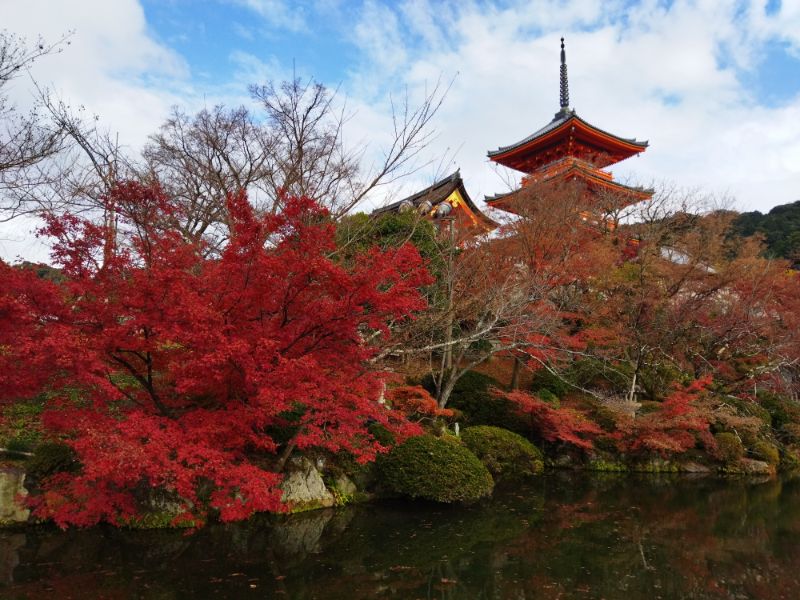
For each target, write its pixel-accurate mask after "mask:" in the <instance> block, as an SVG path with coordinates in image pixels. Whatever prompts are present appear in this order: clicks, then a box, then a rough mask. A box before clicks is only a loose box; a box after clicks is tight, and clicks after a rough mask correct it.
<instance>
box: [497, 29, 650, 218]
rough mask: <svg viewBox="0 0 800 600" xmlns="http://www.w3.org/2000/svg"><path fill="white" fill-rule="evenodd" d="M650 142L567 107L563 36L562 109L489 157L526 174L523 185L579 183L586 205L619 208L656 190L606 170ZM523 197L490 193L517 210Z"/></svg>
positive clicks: (504, 206)
mask: <svg viewBox="0 0 800 600" xmlns="http://www.w3.org/2000/svg"><path fill="white" fill-rule="evenodd" d="M646 149H647V142H640V141H638V140H636V139H632V138H622V137H619V136H616V135H614V134H612V133H609V132H607V131H604V130H602V129H600V128H599V127H595V126H594V125H592V124H591V123H589V122H587V121H585V120H584V119H582V118H581V117H579V116H578V114H577V113H576V112H575V109H573V108H570V106H569V84H568V80H567V59H566V51H565V49H564V38H561V85H560V109H559V111H558V112H557V113H556V114H555V117H554V118H553V120H552V121H550V122H549V123H548V124H547V125H545V126H544V127H542V128H541V129H539V130H538V131H536V132H534V133H532V134H531V135H529V136H528V137H526V138H524V139H522V140H520V141H519V142H516V143H514V144H511V145H508V146H502V147H500V148H498V149H497V150H495V151H493V152H489V153H488V157H489V159H490V160H492V161H493V162H496V163H498V164H501V165H503V166H505V167H509V168H511V169H515V170H517V171H521V172H522V173H524V176H523V178H522V184H521V189H525V188H526V187H527V186H530V185H532V184H540V185H541V184H544V185H548V184H552V185H563V184H564V183H577V184H580V186H581V190H583V194H584V195H585V196H586V201H587V202H586V204H587V205H588V206H591V205H592V199H597V198H603V199H604V202H603V204H606V205H607V204H608V201H609V200H608V199H612V202H613V204H614V205H615V208H623V207H625V206H627V205H631V204H635V203H637V202H640V201H642V200H647V199H648V198H650V197H651V196H652V195H653V191H652V190H649V189H643V188H640V187H631V186H627V185H624V184H622V183H619V182H617V181H614V178H613V176H612V175H611V173H609V172H608V171H605V170H604V169H605V168H606V167H608V166H610V165H613V164H615V163H618V162H620V161H622V160H625V159H626V158H629V157H631V156H634V155H637V154H639V153H641V152H644V151H645V150H646ZM523 201H525V198H524V197H523V195H520V194H519V190H516V191H514V192H511V193H506V194H496V195H494V196H488V197H486V203H487V204H488V205H489V206H492V207H495V208H499V209H501V210H506V211H510V212H519V211H520V206H519V202H523Z"/></svg>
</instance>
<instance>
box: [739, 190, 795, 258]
mask: <svg viewBox="0 0 800 600" xmlns="http://www.w3.org/2000/svg"><path fill="white" fill-rule="evenodd" d="M734 228H735V230H736V232H737V233H738V234H740V235H743V236H750V235H753V234H756V233H761V234H763V235H764V241H765V243H766V246H767V254H768V255H769V256H772V257H775V258H787V259H789V260H792V261H794V263H795V264H798V263H800V200H797V201H795V202H791V203H789V204H781V205H780V206H776V207H775V208H773V209H772V210H771V211H769V212H768V213H767V214H762V213H760V212H759V211H753V212H746V213H742V214H740V215H739V216H738V217H737V218H736V220H735V221H734Z"/></svg>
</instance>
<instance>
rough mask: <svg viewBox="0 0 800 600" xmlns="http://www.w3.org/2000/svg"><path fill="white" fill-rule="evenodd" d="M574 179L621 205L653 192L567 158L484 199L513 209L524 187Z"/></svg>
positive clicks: (495, 204)
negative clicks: (506, 190) (517, 184)
mask: <svg viewBox="0 0 800 600" xmlns="http://www.w3.org/2000/svg"><path fill="white" fill-rule="evenodd" d="M575 180H580V181H582V182H584V183H586V185H587V186H588V188H589V189H590V190H592V193H593V194H596V195H599V194H600V193H601V192H602V191H606V192H607V193H608V194H609V196H618V197H619V198H620V200H621V201H622V202H624V203H625V204H633V203H635V202H641V201H643V200H648V199H649V198H650V197H651V196H652V195H653V193H654V190H653V189H652V188H643V187H639V186H629V185H625V184H623V183H619V182H617V181H614V180H613V178H612V175H611V173H608V172H606V171H601V170H600V169H597V168H594V167H593V166H592V165H590V164H588V163H586V162H585V161H581V160H578V159H574V158H567V159H563V160H561V161H559V163H558V164H555V165H553V166H551V168H549V169H544V170H542V171H541V172H540V173H534V174H533V176H531V177H527V178H523V185H522V187H521V188H519V189H517V190H514V191H511V192H506V193H503V194H494V195H492V196H486V197H485V198H484V201H485V202H486V204H487V205H488V206H493V207H497V208H501V209H503V210H507V211H510V212H514V211H513V206H512V205H513V202H514V196H516V195H517V194H519V192H520V191H521V190H524V189H525V188H526V187H530V186H535V185H547V184H552V183H558V182H564V181H575Z"/></svg>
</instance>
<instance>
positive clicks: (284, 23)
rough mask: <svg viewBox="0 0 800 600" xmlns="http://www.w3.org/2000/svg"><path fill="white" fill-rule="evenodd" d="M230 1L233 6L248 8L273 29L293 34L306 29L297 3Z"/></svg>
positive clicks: (276, 0) (283, 1) (300, 7)
mask: <svg viewBox="0 0 800 600" xmlns="http://www.w3.org/2000/svg"><path fill="white" fill-rule="evenodd" d="M230 1H231V2H232V3H233V4H238V5H240V6H244V7H245V8H249V9H250V10H252V11H253V12H255V13H256V14H258V15H259V16H260V17H261V18H262V19H263V20H264V21H265V22H267V23H268V24H269V25H272V26H274V27H279V28H281V29H286V30H288V31H293V32H300V31H305V30H306V29H307V27H308V24H307V23H306V19H305V16H304V14H303V7H302V6H300V5H299V4H298V3H297V2H286V1H285V0H230Z"/></svg>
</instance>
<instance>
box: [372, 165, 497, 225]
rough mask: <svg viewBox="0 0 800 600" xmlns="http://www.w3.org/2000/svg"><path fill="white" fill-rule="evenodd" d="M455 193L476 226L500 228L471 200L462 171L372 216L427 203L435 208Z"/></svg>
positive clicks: (374, 212)
mask: <svg viewBox="0 0 800 600" xmlns="http://www.w3.org/2000/svg"><path fill="white" fill-rule="evenodd" d="M454 192H458V194H459V196H460V197H461V199H462V200H463V201H464V205H465V207H466V209H467V212H469V213H471V216H472V217H474V221H476V224H477V223H480V225H481V227H482V228H483V229H485V230H487V231H491V230H492V229H495V228H497V227H498V226H499V224H498V223H497V222H496V221H495V220H494V219H492V218H490V217H489V216H487V215H486V214H484V213H483V211H481V209H480V208H478V206H477V205H476V204H475V202H473V200H472V198H470V196H469V194H468V193H467V189H466V187H465V186H464V180H463V179H462V177H461V170H460V169H459V170H456V171H455V172H454V173H451V174H450V175H448V176H447V177H445V178H444V179H440V180H439V181H437V182H436V183H434V184H433V185H430V186H428V187H426V188H425V189H423V190H420V191H418V192H416V193H414V194H411V195H410V196H407V197H406V198H403V199H402V200H398V201H397V202H393V203H391V204H387V205H386V206H382V207H380V208H377V209H375V210H374V211H372V215H373V216H375V215H380V214H384V213H389V212H400V210H401V209H402V207H403V206H409V205H410V206H413V207H414V208H418V207H419V206H420V205H421V204H422V203H424V202H425V201H428V202H430V203H431V205H432V206H433V207H436V205H437V204H440V203H441V202H445V201H446V200H448V199H449V198H450V197H451V196H452V195H453V193H454Z"/></svg>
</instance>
